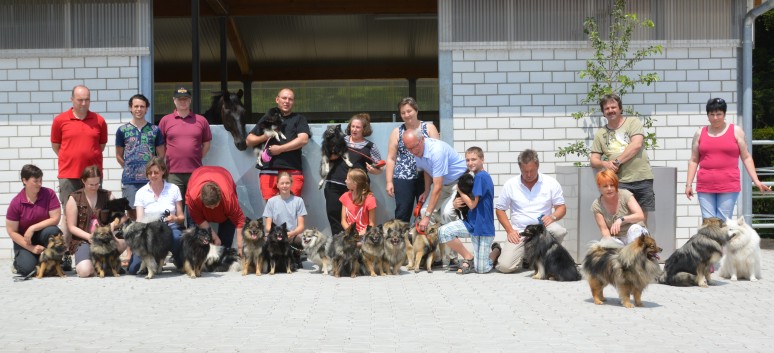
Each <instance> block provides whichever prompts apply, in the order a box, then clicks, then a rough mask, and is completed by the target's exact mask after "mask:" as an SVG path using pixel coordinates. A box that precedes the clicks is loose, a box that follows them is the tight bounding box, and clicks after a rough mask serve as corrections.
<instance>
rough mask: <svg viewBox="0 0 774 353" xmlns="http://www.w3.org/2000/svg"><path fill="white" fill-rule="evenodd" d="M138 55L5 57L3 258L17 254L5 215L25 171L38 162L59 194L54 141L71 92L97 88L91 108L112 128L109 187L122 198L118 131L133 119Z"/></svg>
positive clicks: (0, 202) (1, 67) (0, 149)
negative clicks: (56, 118)
mask: <svg viewBox="0 0 774 353" xmlns="http://www.w3.org/2000/svg"><path fill="white" fill-rule="evenodd" d="M138 73H139V70H138V59H137V57H134V56H131V57H130V56H116V57H104V56H100V57H76V58H40V59H38V58H19V59H17V58H13V59H8V58H0V234H2V235H0V258H8V257H10V256H11V252H10V250H9V249H12V242H11V239H10V238H9V237H8V236H7V234H8V233H7V232H6V230H5V215H6V211H7V208H8V204H9V202H10V201H11V199H12V198H13V197H14V196H16V194H17V193H18V192H19V191H20V190H21V188H22V184H21V181H20V180H19V170H20V169H21V167H22V166H23V165H25V164H28V163H32V164H35V165H37V166H38V167H40V168H41V169H42V170H43V180H44V186H46V187H49V188H52V189H54V190H57V188H58V182H57V178H56V175H57V159H56V155H55V154H54V151H53V150H51V142H50V139H49V136H50V131H51V122H52V121H53V119H54V116H56V115H57V114H59V113H61V112H62V111H64V110H66V109H68V108H69V107H72V102H70V91H71V89H72V88H73V86H75V85H78V84H85V85H86V86H87V87H89V88H90V89H91V99H92V103H91V110H92V111H94V112H97V113H99V114H101V115H102V116H103V117H104V118H105V120H106V122H107V124H108V144H107V146H106V147H105V152H104V153H103V156H104V162H103V163H104V167H105V171H104V174H105V181H104V187H105V188H106V189H108V190H112V191H113V192H114V193H116V196H120V192H121V167H120V165H119V164H118V162H117V161H116V159H115V131H116V129H117V128H118V126H119V125H120V124H121V123H122V122H127V121H129V120H131V114H130V113H129V109H128V104H127V101H128V100H129V97H131V96H132V95H134V94H135V93H137V89H138V85H139V77H138Z"/></svg>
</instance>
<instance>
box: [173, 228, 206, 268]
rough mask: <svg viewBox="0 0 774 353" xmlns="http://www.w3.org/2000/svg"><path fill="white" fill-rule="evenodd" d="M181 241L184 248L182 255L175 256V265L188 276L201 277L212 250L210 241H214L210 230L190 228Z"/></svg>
mask: <svg viewBox="0 0 774 353" xmlns="http://www.w3.org/2000/svg"><path fill="white" fill-rule="evenodd" d="M180 242H181V247H182V249H181V254H180V256H175V257H174V259H175V267H177V269H178V270H180V271H181V272H184V273H185V274H187V275H188V277H191V278H196V277H201V276H202V268H203V267H204V262H205V261H206V260H207V254H208V253H209V252H210V242H212V234H210V230H209V229H202V228H199V227H192V228H188V229H186V231H185V232H183V236H182V237H181V239H180ZM178 257H179V258H178Z"/></svg>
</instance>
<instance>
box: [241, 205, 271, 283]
mask: <svg viewBox="0 0 774 353" xmlns="http://www.w3.org/2000/svg"><path fill="white" fill-rule="evenodd" d="M264 244H266V233H265V231H264V228H263V218H258V219H250V218H245V227H244V228H242V276H247V274H248V273H249V272H250V270H251V269H255V275H256V276H260V275H261V272H263V258H264V257H263V246H264Z"/></svg>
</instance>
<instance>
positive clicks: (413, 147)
mask: <svg viewBox="0 0 774 353" xmlns="http://www.w3.org/2000/svg"><path fill="white" fill-rule="evenodd" d="M421 144H422V141H417V143H415V144H414V146H411V147H409V146H408V145H406V144H404V146H406V149H407V150H409V151H413V150H415V149H416V148H417V147H419V145H421Z"/></svg>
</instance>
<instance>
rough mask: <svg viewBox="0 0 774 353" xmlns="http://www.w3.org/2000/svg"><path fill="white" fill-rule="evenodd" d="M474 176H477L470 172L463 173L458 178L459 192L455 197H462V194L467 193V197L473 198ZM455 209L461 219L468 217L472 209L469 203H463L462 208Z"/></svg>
mask: <svg viewBox="0 0 774 353" xmlns="http://www.w3.org/2000/svg"><path fill="white" fill-rule="evenodd" d="M474 178H475V177H474V176H473V174H472V173H470V172H467V173H465V174H462V176H461V177H460V178H459V179H458V180H457V194H456V195H454V198H455V199H458V198H460V194H465V195H466V196H467V197H469V198H471V199H473V179H474ZM455 210H456V212H457V217H459V219H460V220H466V219H468V211H470V207H468V205H463V206H462V207H460V208H455Z"/></svg>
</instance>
